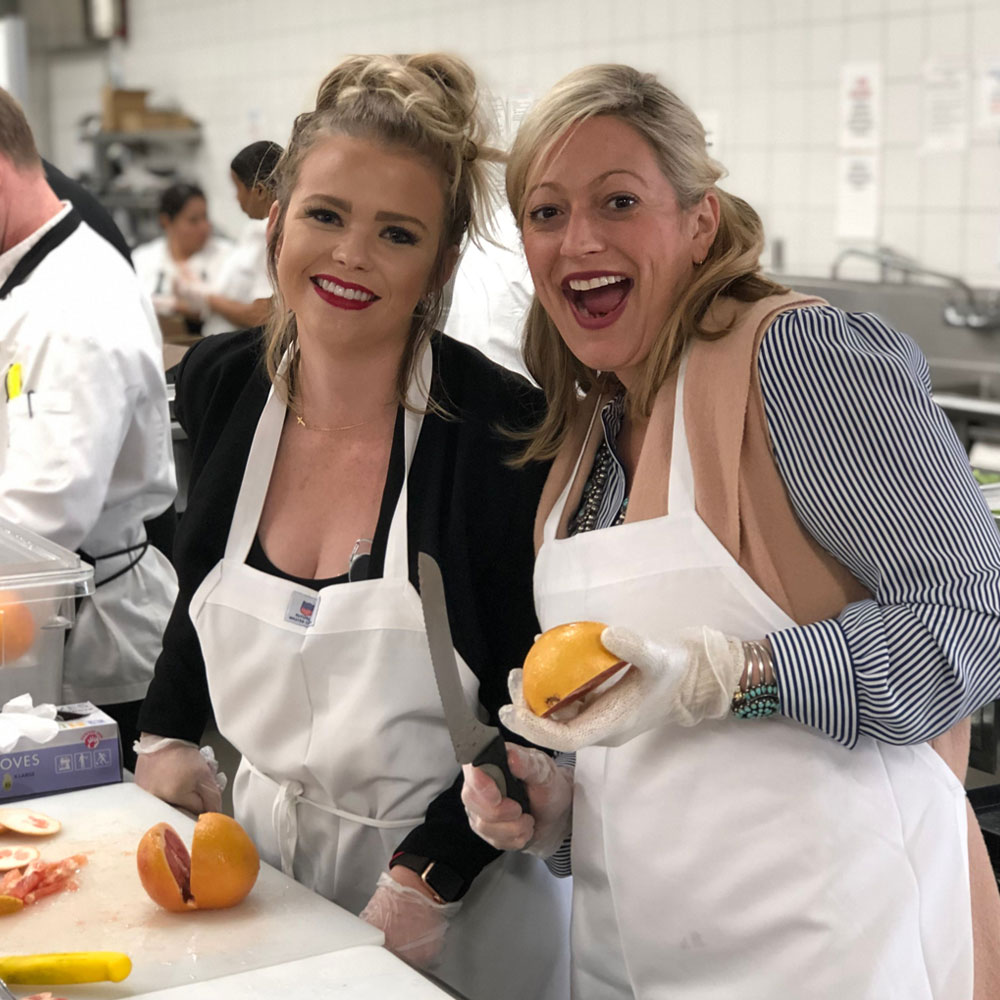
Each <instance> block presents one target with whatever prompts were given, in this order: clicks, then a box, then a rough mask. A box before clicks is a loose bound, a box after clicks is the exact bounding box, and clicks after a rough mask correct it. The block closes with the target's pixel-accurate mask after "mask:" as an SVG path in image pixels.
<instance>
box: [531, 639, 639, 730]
mask: <svg viewBox="0 0 1000 1000" xmlns="http://www.w3.org/2000/svg"><path fill="white" fill-rule="evenodd" d="M605 628H606V626H605V625H604V624H602V623H601V622H568V623H567V624H565V625H557V626H556V627H555V628H550V629H549V630H548V631H546V632H543V633H542V634H541V635H540V636H539V637H538V638H537V639H536V640H535V643H534V645H533V646H532V647H531V649H529V650H528V655H527V656H526V657H525V659H524V676H523V684H524V700H525V701H526V702H527V703H528V707H529V708H530V709H531V710H532V712H534V713H535V715H540V716H541V717H542V718H546V717H548V716H550V715H552V713H553V712H557V711H559V710H560V709H562V708H565V707H566V706H567V705H571V704H572V703H573V702H576V701H579V700H580V699H582V698H584V697H585V696H586V695H587V694H588V693H589V692H591V691H593V690H594V689H595V688H597V687H599V686H600V685H601V684H603V683H604V682H605V681H606V680H608V679H609V678H610V677H612V676H613V675H614V674H615V673H616V672H618V671H619V670H621V668H622V667H624V666H625V663H624V661H623V660H620V659H618V657H617V656H615V655H614V654H613V653H609V652H608V651H607V650H606V649H605V648H604V646H602V645H601V633H602V632H603V631H604V629H605Z"/></svg>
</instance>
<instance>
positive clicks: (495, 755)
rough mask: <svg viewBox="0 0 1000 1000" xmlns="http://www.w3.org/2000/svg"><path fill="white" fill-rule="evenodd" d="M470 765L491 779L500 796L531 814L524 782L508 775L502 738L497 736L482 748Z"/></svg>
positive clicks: (505, 746) (508, 769) (505, 749)
mask: <svg viewBox="0 0 1000 1000" xmlns="http://www.w3.org/2000/svg"><path fill="white" fill-rule="evenodd" d="M472 764H473V766H474V767H481V768H482V769H483V770H484V771H485V772H486V773H487V774H488V775H489V776H490V777H491V778H492V779H493V782H494V784H495V785H496V786H497V788H499V789H500V794H501V795H505V796H506V797H507V798H509V799H513V800H514V801H515V802H516V803H517V804H518V805H519V806H520V807H521V809H522V810H523V811H524V812H526V813H530V812H531V807H530V806H529V805H528V790H527V789H526V788H525V787H524V782H523V781H521V779H520V778H515V777H514V775H513V774H511V773H510V767H509V766H508V764H507V745H506V744H505V743H504V741H503V737H502V736H500V735H497V737H496V738H495V739H493V740H491V741H490V742H489V743H488V744H487V745H486V746H485V747H483V749H482V750H480V751H479V753H478V754H477V756H476V759H475V760H474V761H473V762H472Z"/></svg>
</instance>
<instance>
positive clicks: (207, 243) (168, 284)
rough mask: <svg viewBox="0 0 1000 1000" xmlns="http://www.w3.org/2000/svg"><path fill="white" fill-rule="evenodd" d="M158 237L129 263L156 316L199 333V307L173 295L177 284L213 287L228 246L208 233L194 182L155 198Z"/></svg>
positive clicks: (209, 227)
mask: <svg viewBox="0 0 1000 1000" xmlns="http://www.w3.org/2000/svg"><path fill="white" fill-rule="evenodd" d="M159 218H160V225H161V226H162V227H163V235H162V236H158V237H157V238H156V239H155V240H150V242H149V243H143V244H142V245H141V246H138V247H136V248H135V250H134V251H133V252H132V262H133V263H134V264H135V270H136V273H137V274H138V275H139V278H140V280H141V281H142V283H143V287H144V288H145V289H146V292H147V293H148V295H149V297H150V298H151V299H152V300H153V306H154V308H155V309H156V312H157V313H158V314H159V315H163V316H175V315H181V316H183V317H184V319H185V321H186V324H187V328H188V330H189V331H190V332H191V333H198V332H200V330H201V326H202V322H203V319H204V317H203V315H202V309H201V308H200V307H192V306H188V305H186V304H185V302H184V301H183V300H182V299H180V298H179V297H178V295H177V291H176V285H177V282H178V281H198V282H200V283H201V284H203V285H212V284H214V282H215V281H216V280H217V278H218V274H219V271H220V269H221V267H222V265H223V262H224V261H225V258H226V255H227V254H228V253H229V250H230V248H231V246H232V243H231V242H230V241H229V240H227V239H224V238H223V237H220V236H217V235H215V234H214V233H213V232H212V224H211V222H209V219H208V202H207V201H206V200H205V193H204V191H202V189H201V188H200V187H198V185H197V184H189V183H187V182H180V183H177V184H171V185H170V187H168V188H166V189H165V190H164V191H163V192H162V194H161V195H160V215H159Z"/></svg>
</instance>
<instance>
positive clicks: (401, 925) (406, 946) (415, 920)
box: [360, 872, 462, 969]
mask: <svg viewBox="0 0 1000 1000" xmlns="http://www.w3.org/2000/svg"><path fill="white" fill-rule="evenodd" d="M461 907H462V904H461V902H457V903H435V902H434V900H433V899H431V898H430V896H425V895H424V894H423V893H422V892H420V890H419V889H411V888H410V887H409V886H407V885H401V884H400V883H399V882H397V881H396V880H395V879H394V878H393V877H392V875H391V874H390V873H389V872H382V874H381V875H379V877H378V882H377V883H376V888H375V893H374V895H373V896H372V898H371V899H369V900H368V903H367V905H366V906H365V908H364V909H363V910H362V911H361V914H360V916H361V919H362V920H365V921H367V922H368V923H369V924H371V925H372V926H373V927H378V928H379V930H381V931H382V933H383V934H384V935H385V946H386V948H388V949H389V950H390V951H391V952H393V953H394V954H395V955H397V956H399V958H401V959H403V961H405V962H409V963H410V965H413V966H416V968H418V969H426V968H427V967H428V966H429V965H431V964H432V963H433V962H434V961H435V959H437V958H438V957H439V956H440V954H441V949H442V948H443V947H444V936H445V934H446V933H447V930H448V921H449V920H451V918H452V917H453V916H454V915H455V914H456V913H458V911H459V910H460V909H461Z"/></svg>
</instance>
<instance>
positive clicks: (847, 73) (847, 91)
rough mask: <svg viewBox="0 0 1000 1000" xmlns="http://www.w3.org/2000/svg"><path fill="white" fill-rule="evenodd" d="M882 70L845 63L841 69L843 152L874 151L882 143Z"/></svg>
mask: <svg viewBox="0 0 1000 1000" xmlns="http://www.w3.org/2000/svg"><path fill="white" fill-rule="evenodd" d="M881 105H882V67H881V66H880V65H879V64H878V63H848V64H847V65H844V66H842V67H841V69H840V142H839V146H840V148H841V149H842V150H848V149H851V150H876V149H878V147H879V144H880V143H881V140H882V113H881Z"/></svg>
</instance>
